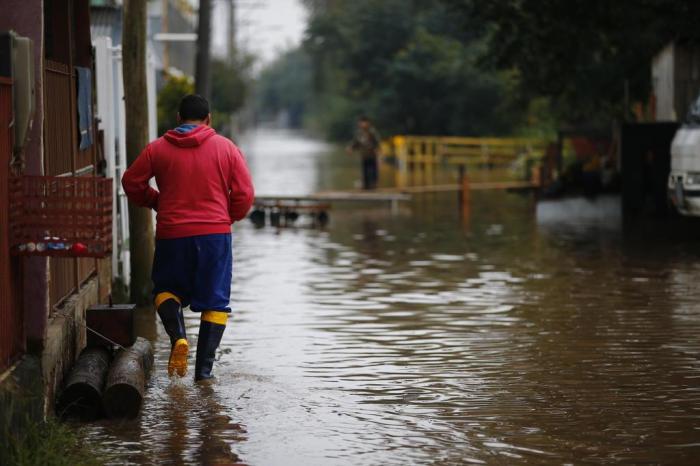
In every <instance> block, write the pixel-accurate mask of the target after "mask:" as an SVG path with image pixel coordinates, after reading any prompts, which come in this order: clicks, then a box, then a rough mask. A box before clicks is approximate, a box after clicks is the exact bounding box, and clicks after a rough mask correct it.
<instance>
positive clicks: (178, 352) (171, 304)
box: [155, 292, 190, 377]
mask: <svg viewBox="0 0 700 466" xmlns="http://www.w3.org/2000/svg"><path fill="white" fill-rule="evenodd" d="M155 304H156V308H157V309H158V315H159V316H160V320H161V321H162V322H163V327H164V328H165V331H166V332H167V334H168V336H169V337H170V359H168V375H169V376H171V377H172V375H173V374H175V373H177V375H179V376H180V377H184V376H185V375H187V356H188V354H189V351H190V345H189V343H188V342H187V336H186V334H185V320H184V318H183V316H182V309H181V308H180V299H179V298H178V297H177V296H175V295H174V294H172V293H167V292H165V293H159V294H158V296H156V302H155Z"/></svg>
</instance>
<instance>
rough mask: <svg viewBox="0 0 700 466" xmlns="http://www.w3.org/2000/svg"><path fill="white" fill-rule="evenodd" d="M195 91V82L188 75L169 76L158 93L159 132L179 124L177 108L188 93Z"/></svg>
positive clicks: (162, 132)
mask: <svg viewBox="0 0 700 466" xmlns="http://www.w3.org/2000/svg"><path fill="white" fill-rule="evenodd" d="M193 92H194V83H193V82H192V79H191V78H189V77H187V76H172V75H170V76H168V78H167V80H166V81H165V84H164V85H163V87H162V88H161V90H160V92H159V93H158V134H164V133H165V132H166V131H168V130H169V129H171V128H174V127H175V126H177V109H178V107H179V106H180V101H181V100H182V98H183V97H185V96H186V95H187V94H192V93H193Z"/></svg>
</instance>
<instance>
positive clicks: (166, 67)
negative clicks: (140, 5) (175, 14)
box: [160, 0, 170, 79]
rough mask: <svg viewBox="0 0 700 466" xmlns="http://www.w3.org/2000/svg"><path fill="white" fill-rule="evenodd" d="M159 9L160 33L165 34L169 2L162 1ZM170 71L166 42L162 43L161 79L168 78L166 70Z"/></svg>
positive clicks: (166, 0) (167, 28)
mask: <svg viewBox="0 0 700 466" xmlns="http://www.w3.org/2000/svg"><path fill="white" fill-rule="evenodd" d="M161 8H162V9H163V11H162V12H161V26H160V32H164V33H167V32H168V30H169V27H168V22H169V20H168V9H169V8H170V2H169V1H168V0H162V3H161ZM169 69H170V50H169V47H168V41H167V40H166V41H163V77H164V78H166V79H167V78H168V70H169Z"/></svg>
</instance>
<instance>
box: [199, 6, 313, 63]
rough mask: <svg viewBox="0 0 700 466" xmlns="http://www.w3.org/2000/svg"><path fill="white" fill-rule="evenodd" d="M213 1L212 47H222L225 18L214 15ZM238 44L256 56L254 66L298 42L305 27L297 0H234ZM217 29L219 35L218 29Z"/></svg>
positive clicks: (304, 13) (215, 8)
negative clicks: (256, 60)
mask: <svg viewBox="0 0 700 466" xmlns="http://www.w3.org/2000/svg"><path fill="white" fill-rule="evenodd" d="M222 1H224V0H213V4H214V14H213V18H212V19H213V22H214V23H218V24H214V37H213V38H212V42H213V43H212V47H213V49H214V50H216V49H217V48H219V47H221V46H223V42H224V41H225V27H226V26H225V24H226V22H227V21H228V18H226V17H225V15H222V14H217V10H218V8H217V7H216V4H217V3H218V2H222ZM235 1H236V5H237V7H236V24H237V26H238V31H237V34H236V38H237V41H238V46H239V47H241V48H243V49H244V50H247V51H249V52H251V53H253V54H254V55H255V56H257V57H258V65H257V67H256V68H257V69H260V67H261V66H263V65H264V64H266V63H269V62H270V61H272V60H273V59H274V58H275V57H276V56H277V55H279V53H280V52H281V51H284V50H286V49H289V48H291V47H293V46H295V45H298V44H299V42H300V41H301V39H302V36H303V34H304V29H305V27H306V16H307V15H306V10H305V9H304V7H303V6H302V4H301V0H235ZM219 31H221V34H219V33H218V32H219Z"/></svg>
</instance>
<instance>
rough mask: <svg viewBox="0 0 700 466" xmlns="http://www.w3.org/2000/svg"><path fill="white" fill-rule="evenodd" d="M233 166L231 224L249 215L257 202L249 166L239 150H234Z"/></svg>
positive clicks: (230, 207)
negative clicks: (255, 201)
mask: <svg viewBox="0 0 700 466" xmlns="http://www.w3.org/2000/svg"><path fill="white" fill-rule="evenodd" d="M231 166H232V169H231V174H230V178H229V189H230V191H229V201H228V213H229V215H230V216H231V222H236V221H238V220H241V219H242V218H245V216H246V215H248V211H249V210H250V208H251V206H252V205H253V201H254V200H255V190H254V188H253V181H252V179H251V178H250V172H249V171H248V165H247V164H246V162H245V158H243V154H241V152H240V151H239V150H238V149H234V153H233V163H232V164H231Z"/></svg>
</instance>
